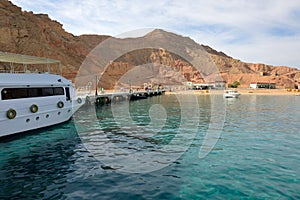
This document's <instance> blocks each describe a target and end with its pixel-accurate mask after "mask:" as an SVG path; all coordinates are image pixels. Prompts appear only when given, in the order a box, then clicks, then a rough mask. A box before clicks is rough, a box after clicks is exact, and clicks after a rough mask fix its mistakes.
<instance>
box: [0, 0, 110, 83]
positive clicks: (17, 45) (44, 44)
mask: <svg viewBox="0 0 300 200" xmlns="http://www.w3.org/2000/svg"><path fill="white" fill-rule="evenodd" d="M107 37H108V36H94V35H83V36H79V37H76V36H74V35H72V34H70V33H67V32H66V31H64V29H63V27H62V24H60V23H59V22H57V21H54V20H51V19H50V18H49V17H48V15H46V14H33V13H32V12H25V11H22V10H21V8H19V7H17V6H15V5H13V4H12V3H11V2H10V1H7V0H2V1H0V51H4V52H5V51H7V52H12V53H20V54H27V55H34V56H41V57H49V58H53V59H58V60H61V62H62V64H63V74H64V75H65V76H67V77H70V76H72V75H74V73H76V70H77V69H78V67H79V66H80V63H81V62H82V61H83V60H84V58H85V56H86V55H87V54H88V52H89V51H90V50H91V49H93V48H94V46H95V44H98V43H99V42H101V41H103V40H104V39H106V38H107Z"/></svg>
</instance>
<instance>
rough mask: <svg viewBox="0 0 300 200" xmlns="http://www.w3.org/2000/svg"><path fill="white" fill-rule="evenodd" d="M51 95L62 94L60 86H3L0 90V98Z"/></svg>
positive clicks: (62, 89)
mask: <svg viewBox="0 0 300 200" xmlns="http://www.w3.org/2000/svg"><path fill="white" fill-rule="evenodd" d="M53 95H64V88H62V87H46V88H4V89H2V91H1V99H2V100H8V99H20V98H33V97H45V96H53Z"/></svg>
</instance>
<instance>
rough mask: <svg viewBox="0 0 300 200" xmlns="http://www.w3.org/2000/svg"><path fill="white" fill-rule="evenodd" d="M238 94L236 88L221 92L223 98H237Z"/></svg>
mask: <svg viewBox="0 0 300 200" xmlns="http://www.w3.org/2000/svg"><path fill="white" fill-rule="evenodd" d="M240 95H241V94H240V93H239V92H238V91H237V90H225V92H224V94H223V96H224V97H225V98H238V97H239V96H240Z"/></svg>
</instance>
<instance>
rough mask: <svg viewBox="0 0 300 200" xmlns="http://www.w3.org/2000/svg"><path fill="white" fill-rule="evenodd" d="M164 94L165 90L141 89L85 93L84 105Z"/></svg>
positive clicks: (97, 104)
mask: <svg viewBox="0 0 300 200" xmlns="http://www.w3.org/2000/svg"><path fill="white" fill-rule="evenodd" d="M163 94H165V90H141V91H134V92H108V93H106V92H105V93H100V94H97V95H87V96H86V101H85V103H86V105H87V106H91V105H96V106H99V105H106V104H110V103H115V102H120V101H135V100H140V99H146V98H148V97H152V96H159V95H163Z"/></svg>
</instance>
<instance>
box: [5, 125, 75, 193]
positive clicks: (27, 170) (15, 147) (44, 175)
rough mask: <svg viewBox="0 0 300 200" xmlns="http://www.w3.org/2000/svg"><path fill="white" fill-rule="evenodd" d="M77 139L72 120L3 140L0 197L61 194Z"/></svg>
mask: <svg viewBox="0 0 300 200" xmlns="http://www.w3.org/2000/svg"><path fill="white" fill-rule="evenodd" d="M79 143H80V139H79V138H78V136H77V132H76V129H75V127H74V124H73V121H69V122H66V123H62V124H59V125H57V126H51V127H48V128H43V129H39V130H35V131H30V132H26V134H21V135H17V136H13V137H9V138H5V139H4V140H2V141H1V143H0V149H1V153H0V160H1V162H0V182H1V186H0V199H23V198H26V199H40V198H60V197H61V196H62V192H59V191H61V187H64V184H65V183H66V182H67V179H66V176H65V174H67V173H70V168H69V167H70V165H71V164H72V163H73V162H74V160H72V159H70V158H71V157H72V156H73V155H74V154H75V151H74V149H75V148H76V146H77V145H78V144H79ZM45 191H48V192H47V194H45V193H44V192H45Z"/></svg>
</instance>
